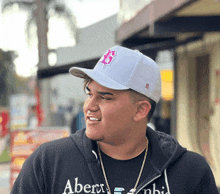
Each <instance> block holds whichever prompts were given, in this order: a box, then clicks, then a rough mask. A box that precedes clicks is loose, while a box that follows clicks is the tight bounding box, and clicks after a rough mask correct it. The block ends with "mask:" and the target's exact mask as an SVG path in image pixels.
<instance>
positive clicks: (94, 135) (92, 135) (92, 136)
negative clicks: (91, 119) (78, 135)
mask: <svg viewBox="0 0 220 194" xmlns="http://www.w3.org/2000/svg"><path fill="white" fill-rule="evenodd" d="M86 136H87V137H88V138H89V139H91V140H93V141H100V140H102V138H101V136H100V133H97V132H94V131H91V130H89V129H86Z"/></svg>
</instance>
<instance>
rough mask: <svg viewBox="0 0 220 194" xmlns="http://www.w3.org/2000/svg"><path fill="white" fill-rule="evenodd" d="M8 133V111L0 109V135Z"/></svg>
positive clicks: (3, 135)
mask: <svg viewBox="0 0 220 194" xmlns="http://www.w3.org/2000/svg"><path fill="white" fill-rule="evenodd" d="M8 134H9V111H8V110H7V109H0V137H5V136H6V135H8Z"/></svg>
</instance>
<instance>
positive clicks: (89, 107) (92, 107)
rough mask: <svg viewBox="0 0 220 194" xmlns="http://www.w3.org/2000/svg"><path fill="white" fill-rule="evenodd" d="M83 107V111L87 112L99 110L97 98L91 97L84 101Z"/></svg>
mask: <svg viewBox="0 0 220 194" xmlns="http://www.w3.org/2000/svg"><path fill="white" fill-rule="evenodd" d="M83 108H84V112H88V111H91V112H96V111H98V110H99V105H98V102H97V100H96V99H95V98H93V97H91V98H88V99H87V100H86V101H85V103H84V107H83Z"/></svg>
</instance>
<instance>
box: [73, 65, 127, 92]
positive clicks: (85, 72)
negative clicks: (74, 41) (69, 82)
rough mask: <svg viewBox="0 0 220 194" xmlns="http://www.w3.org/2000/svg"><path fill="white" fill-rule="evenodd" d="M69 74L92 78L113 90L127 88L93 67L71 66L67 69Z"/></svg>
mask: <svg viewBox="0 0 220 194" xmlns="http://www.w3.org/2000/svg"><path fill="white" fill-rule="evenodd" d="M69 72H70V74H72V75H74V76H76V77H80V78H86V76H88V77H90V78H92V79H93V80H94V81H95V82H97V83H98V84H100V85H102V86H104V87H106V88H110V89H114V90H127V89H129V88H128V87H127V86H124V85H122V84H120V83H118V82H116V81H115V80H113V79H111V78H110V77H107V76H106V75H105V74H103V73H102V72H98V71H95V70H94V69H85V68H80V67H72V68H70V70H69Z"/></svg>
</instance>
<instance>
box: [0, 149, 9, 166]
mask: <svg viewBox="0 0 220 194" xmlns="http://www.w3.org/2000/svg"><path fill="white" fill-rule="evenodd" d="M10 160H11V158H10V148H9V147H6V148H5V150H4V151H3V153H2V155H0V163H1V162H9V161H10Z"/></svg>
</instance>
